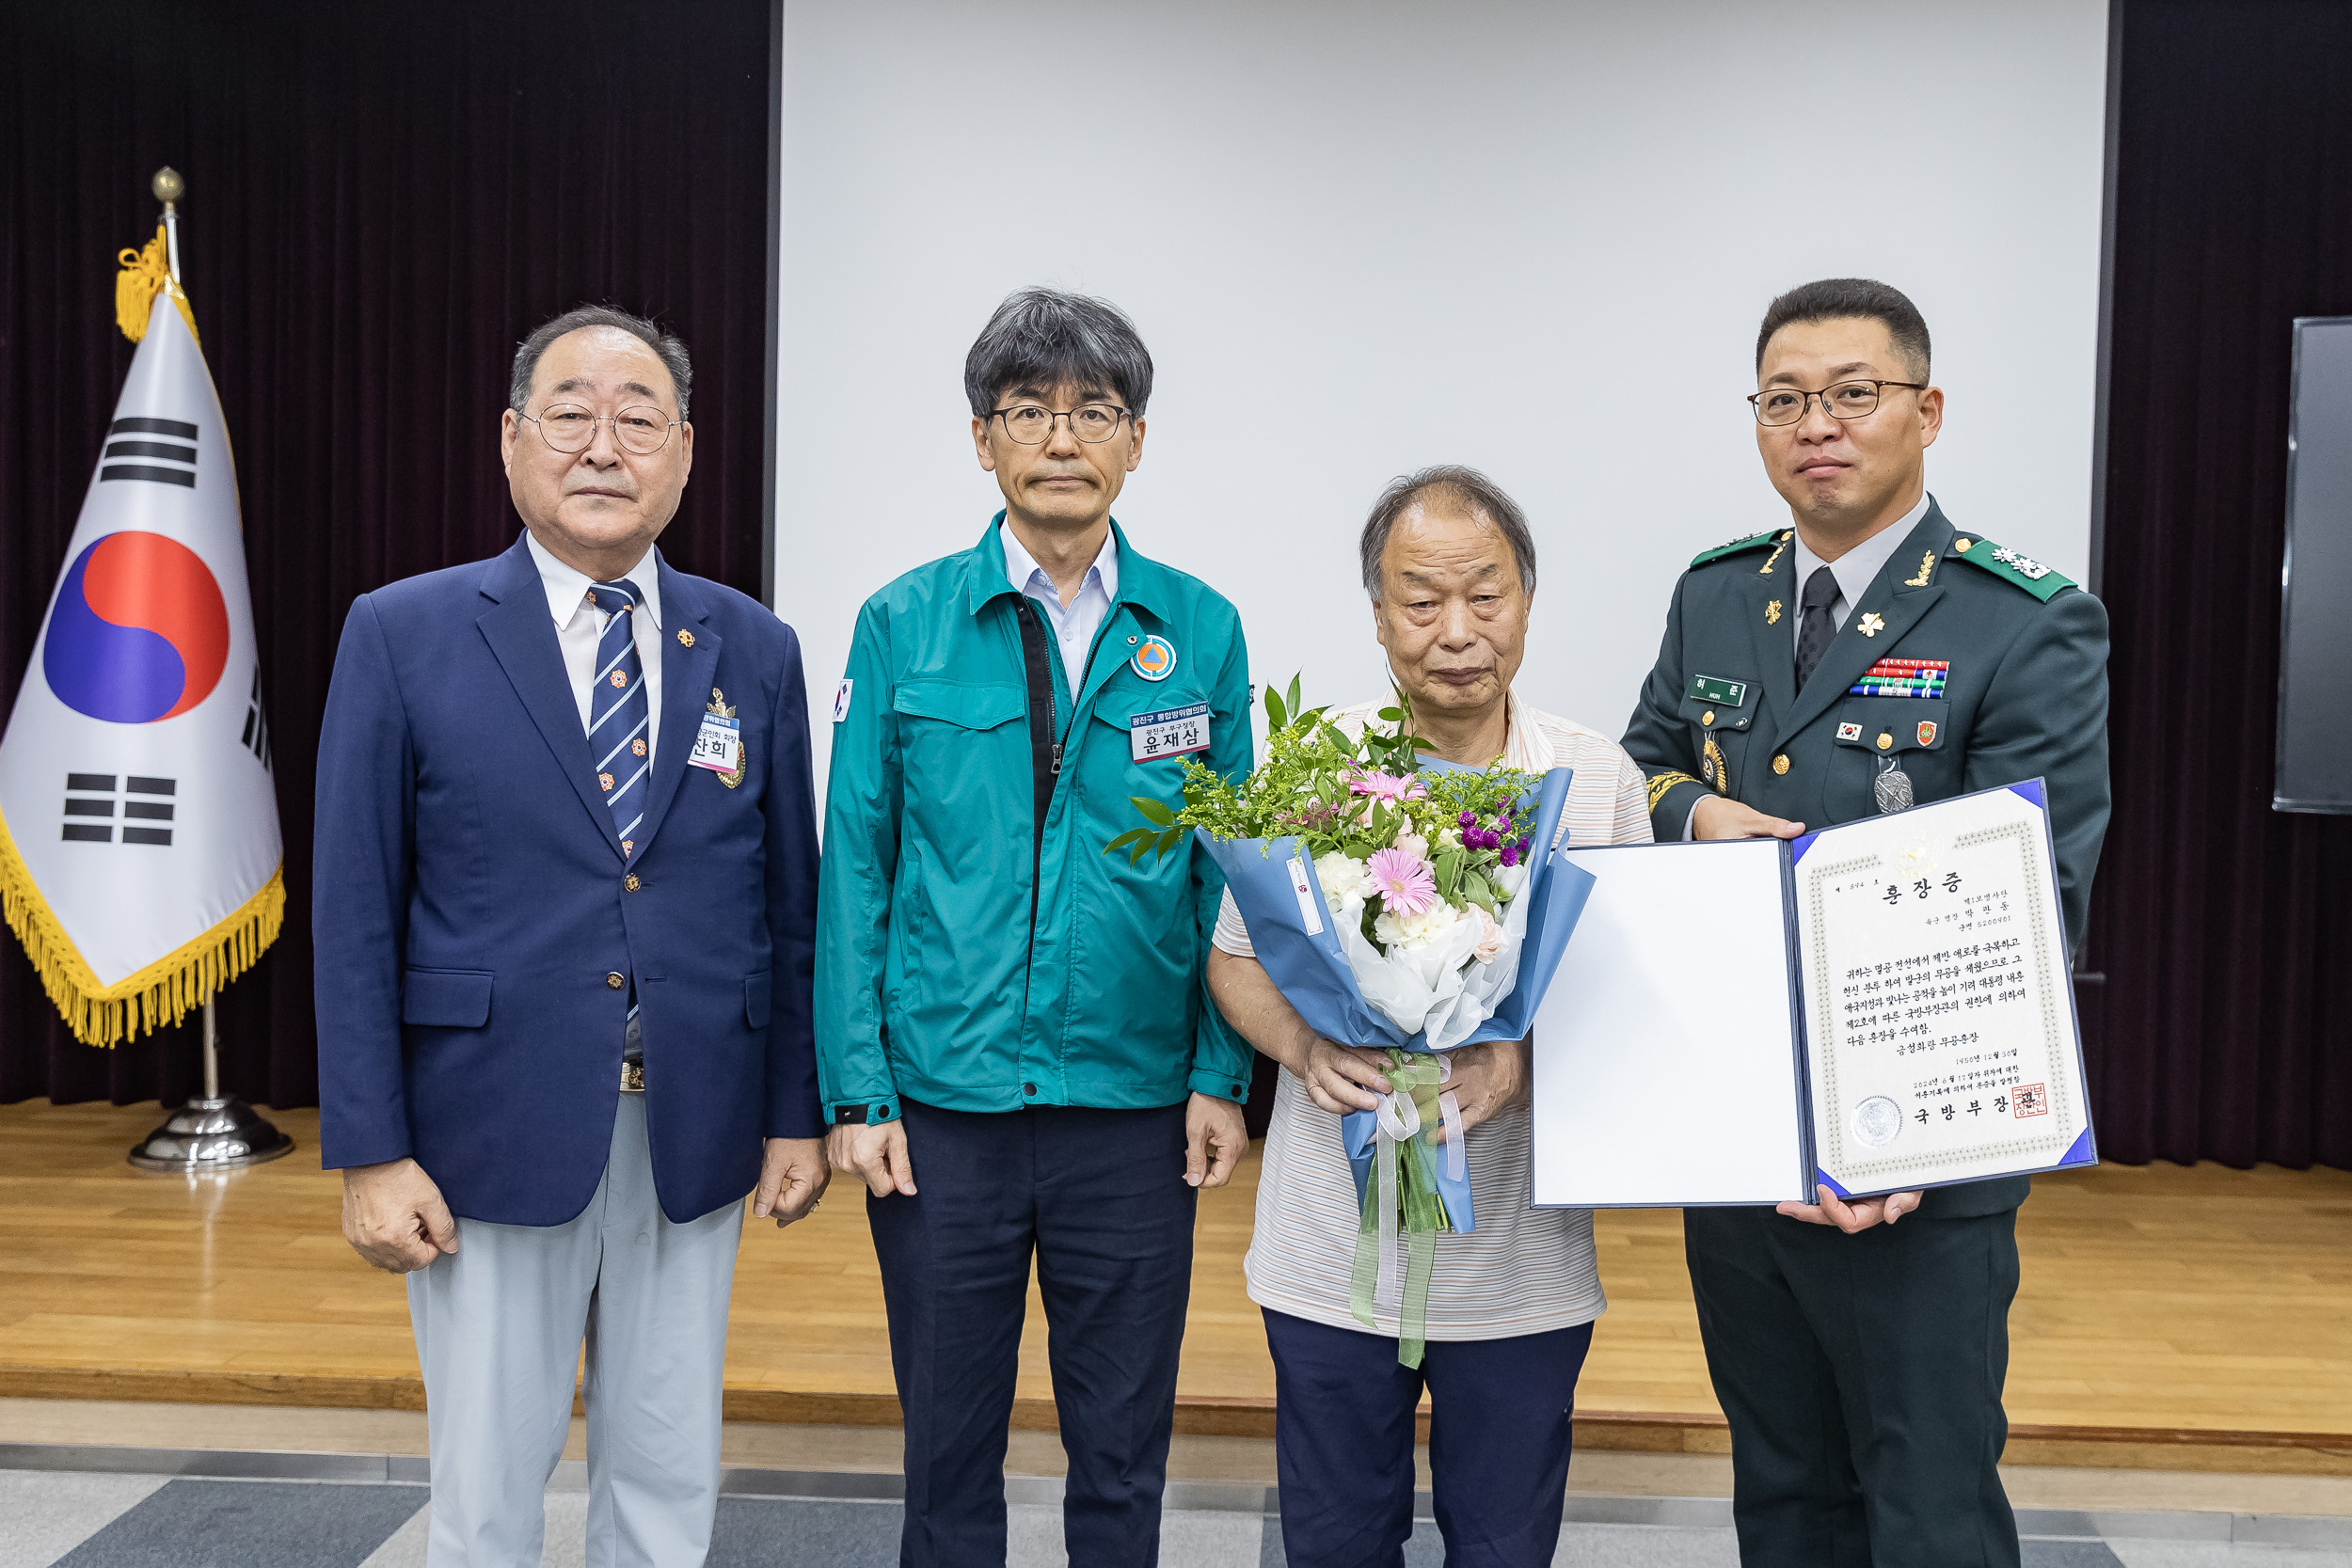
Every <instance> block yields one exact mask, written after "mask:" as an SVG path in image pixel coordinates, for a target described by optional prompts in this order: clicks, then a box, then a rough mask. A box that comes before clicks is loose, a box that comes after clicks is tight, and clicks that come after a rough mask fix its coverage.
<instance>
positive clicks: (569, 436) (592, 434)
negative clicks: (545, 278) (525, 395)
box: [515, 403, 686, 457]
mask: <svg viewBox="0 0 2352 1568" xmlns="http://www.w3.org/2000/svg"><path fill="white" fill-rule="evenodd" d="M515 417H516V419H518V420H531V422H532V424H535V425H537V426H538V427H539V439H541V440H543V441H545V442H546V443H547V444H548V446H550V447H553V448H554V449H555V450H556V451H587V450H588V446H589V443H590V442H592V441H594V440H595V439H596V427H597V426H598V425H601V424H609V425H611V426H612V439H613V440H614V441H616V442H618V443H619V444H620V447H621V450H622V451H633V452H635V453H636V454H637V455H638V456H640V457H648V456H651V455H652V454H653V453H655V452H657V451H660V450H661V449H662V448H663V447H665V446H667V445H669V441H670V427H671V426H673V425H679V424H684V423H685V422H686V421H685V420H674V419H671V418H670V417H669V416H668V415H666V414H664V413H662V411H661V410H660V409H659V408H647V407H645V406H644V404H639V405H638V406H636V407H633V408H624V409H622V410H621V411H620V412H619V413H617V414H598V413H597V412H596V410H595V409H593V408H582V407H581V406H580V404H576V403H551V404H548V406H547V407H545V408H542V409H540V410H539V417H538V418H537V419H532V417H531V416H530V415H529V414H525V413H522V412H520V411H519V410H518V411H517V412H516V415H515Z"/></svg>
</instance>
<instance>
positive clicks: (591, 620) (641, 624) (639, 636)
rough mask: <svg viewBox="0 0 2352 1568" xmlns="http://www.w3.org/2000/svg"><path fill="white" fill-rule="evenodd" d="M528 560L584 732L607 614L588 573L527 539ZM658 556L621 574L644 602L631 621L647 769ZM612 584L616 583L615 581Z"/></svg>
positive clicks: (652, 728)
mask: <svg viewBox="0 0 2352 1568" xmlns="http://www.w3.org/2000/svg"><path fill="white" fill-rule="evenodd" d="M524 537H525V538H526V539H528V540H529V541H530V544H531V559H532V561H533V562H536V563H537V565H538V568H539V586H540V587H542V588H544V589H546V590H547V594H548V614H549V615H551V616H553V617H554V618H555V642H556V646H557V647H559V648H561V649H562V650H563V653H564V677H565V678H566V679H568V680H569V681H570V682H571V683H572V696H573V698H574V699H575V700H576V701H577V702H578V703H579V704H580V733H581V734H582V735H585V734H587V733H588V705H589V701H590V699H591V697H592V695H593V693H592V692H591V691H590V689H589V688H590V686H591V685H592V684H593V683H594V682H595V680H596V644H597V643H598V642H600V641H603V640H604V624H605V621H606V620H607V618H608V617H607V616H606V615H605V613H604V611H603V610H598V609H597V608H596V605H595V603H594V602H593V601H591V600H590V599H589V597H588V586H589V584H590V583H591V582H592V581H594V580H595V579H593V578H590V577H589V576H588V574H587V573H585V572H582V571H580V569H579V568H577V567H573V566H566V565H564V563H563V562H560V561H558V560H556V559H555V557H554V556H552V555H550V554H548V548H547V546H544V545H542V544H540V543H539V541H538V540H537V539H536V538H535V537H533V536H532V535H530V534H525V535H524ZM659 562H660V555H659V554H658V553H657V552H656V551H655V550H654V548H653V546H650V545H649V546H646V547H645V553H644V555H643V556H641V557H640V558H639V559H638V562H637V564H636V565H634V566H631V567H630V568H629V569H628V571H626V572H623V573H622V574H621V576H622V577H623V578H628V580H629V581H631V582H633V583H635V584H636V585H637V592H638V593H640V594H644V599H645V602H644V603H643V604H641V605H639V606H638V607H637V609H636V610H635V612H634V619H633V620H632V621H631V623H630V630H631V631H632V632H634V633H635V635H636V641H637V662H638V663H640V664H642V665H644V667H645V715H646V718H647V720H648V721H649V722H648V723H647V724H646V725H645V766H646V767H647V768H651V767H652V766H653V751H654V747H655V746H656V745H657V744H659V743H660V734H661V571H660V564H659ZM614 580H618V579H617V578H616V579H614Z"/></svg>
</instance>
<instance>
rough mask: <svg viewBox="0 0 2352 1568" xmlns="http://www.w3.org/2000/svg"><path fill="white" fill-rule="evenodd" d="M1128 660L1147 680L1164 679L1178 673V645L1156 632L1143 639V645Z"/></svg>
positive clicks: (1137, 672)
mask: <svg viewBox="0 0 2352 1568" xmlns="http://www.w3.org/2000/svg"><path fill="white" fill-rule="evenodd" d="M1127 662H1128V663H1129V664H1132V665H1134V666H1135V671H1136V674H1138V675H1141V676H1142V677H1143V678H1144V679H1145V680H1148V681H1164V680H1166V679H1168V676H1170V675H1172V674H1174V673H1176V645H1175V644H1174V643H1173V642H1170V641H1168V639H1167V638H1165V637H1162V636H1160V635H1159V634H1158V633H1156V632H1154V633H1153V634H1152V635H1151V636H1149V637H1146V638H1145V639H1144V640H1143V645H1142V646H1141V647H1138V648H1137V649H1136V653H1135V657H1133V658H1131V659H1129V660H1128V661H1127Z"/></svg>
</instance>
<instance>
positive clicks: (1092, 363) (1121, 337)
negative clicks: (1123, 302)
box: [963, 289, 1152, 420]
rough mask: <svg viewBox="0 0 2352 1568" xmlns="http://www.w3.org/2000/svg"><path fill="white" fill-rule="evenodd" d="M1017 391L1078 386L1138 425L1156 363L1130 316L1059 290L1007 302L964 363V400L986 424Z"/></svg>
mask: <svg viewBox="0 0 2352 1568" xmlns="http://www.w3.org/2000/svg"><path fill="white" fill-rule="evenodd" d="M1014 387H1035V388H1039V389H1041V390H1042V389H1044V388H1052V387H1075V388H1079V389H1080V390H1082V391H1085V390H1090V389H1095V388H1099V389H1101V390H1103V391H1105V392H1109V393H1112V394H1113V395H1114V396H1116V397H1117V398H1118V399H1119V401H1120V404H1122V405H1123V406H1124V407H1125V408H1126V410H1127V412H1128V413H1130V414H1132V415H1134V416H1135V417H1136V419H1141V418H1143V405H1144V404H1147V403H1150V402H1151V401H1152V356H1151V354H1150V352H1149V351H1148V350H1146V349H1145V348H1144V346H1143V339H1142V337H1141V336H1140V335H1139V334H1137V333H1136V324H1135V323H1134V322H1131V321H1129V320H1128V319H1127V312H1126V311H1124V310H1121V309H1120V308H1119V307H1118V306H1116V305H1113V304H1112V303H1111V302H1110V301H1109V300H1107V299H1095V298H1092V297H1090V296H1089V295H1087V294H1073V293H1063V292H1062V291H1060V290H1059V289H1021V290H1018V291H1016V292H1014V293H1009V294H1007V295H1006V296H1005V302H1004V303H1003V304H1002V305H999V306H998V307H996V313H995V314H994V315H992V316H990V317H989V318H988V325H986V326H984V327H982V328H981V329H980V335H979V338H978V339H977V341H974V343H973V344H972V352H971V353H970V354H968V355H966V356H964V360H963V395H964V397H965V398H966V399H968V400H969V401H970V402H971V404H972V417H973V418H974V419H976V420H985V419H987V418H988V417H989V415H991V414H993V413H994V412H995V410H996V400H997V399H998V398H999V397H1001V396H1003V395H1004V393H1005V392H1006V391H1007V390H1008V389H1009V388H1014Z"/></svg>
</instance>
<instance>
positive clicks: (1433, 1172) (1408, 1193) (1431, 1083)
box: [1347, 1049, 1452, 1367]
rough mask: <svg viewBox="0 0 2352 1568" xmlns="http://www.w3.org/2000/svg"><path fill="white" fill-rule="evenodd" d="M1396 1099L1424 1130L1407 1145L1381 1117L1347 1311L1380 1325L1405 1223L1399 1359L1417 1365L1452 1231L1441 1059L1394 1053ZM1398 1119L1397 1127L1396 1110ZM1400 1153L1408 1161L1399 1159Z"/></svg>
mask: <svg viewBox="0 0 2352 1568" xmlns="http://www.w3.org/2000/svg"><path fill="white" fill-rule="evenodd" d="M1382 1070H1383V1071H1384V1073H1385V1074H1386V1076H1387V1078H1388V1080H1389V1082H1390V1084H1391V1085H1394V1087H1395V1090H1396V1094H1397V1095H1401V1096H1403V1097H1405V1098H1406V1099H1407V1100H1409V1101H1411V1103H1412V1107H1413V1110H1414V1111H1415V1112H1416V1113H1417V1114H1418V1116H1419V1117H1420V1131H1418V1132H1410V1133H1408V1134H1407V1136H1406V1137H1405V1138H1404V1139H1402V1140H1399V1139H1398V1138H1396V1137H1395V1136H1394V1135H1393V1134H1391V1132H1390V1130H1389V1120H1390V1117H1387V1116H1384V1117H1382V1118H1381V1125H1380V1131H1379V1133H1378V1135H1377V1137H1376V1139H1375V1143H1374V1146H1373V1172H1372V1176H1371V1178H1370V1179H1369V1180H1366V1181H1365V1182H1364V1204H1363V1210H1362V1212H1361V1213H1360V1214H1359V1215H1358V1217H1357V1224H1356V1263H1355V1268H1354V1271H1353V1272H1352V1274H1351V1275H1350V1276H1349V1279H1348V1291H1347V1306H1348V1311H1349V1312H1350V1313H1351V1314H1353V1315H1354V1317H1355V1319H1356V1321H1357V1322H1358V1323H1362V1324H1363V1325H1364V1326H1365V1327H1366V1328H1375V1329H1376V1328H1377V1327H1379V1322H1378V1320H1377V1319H1376V1318H1375V1315H1374V1312H1373V1305H1374V1298H1375V1295H1376V1294H1377V1293H1378V1290H1379V1281H1380V1265H1381V1260H1382V1259H1384V1258H1386V1257H1388V1256H1389V1255H1390V1248H1391V1247H1392V1246H1393V1245H1394V1244H1395V1238H1396V1236H1397V1234H1398V1231H1399V1226H1398V1221H1399V1220H1400V1219H1401V1220H1402V1222H1403V1225H1402V1231H1403V1235H1404V1237H1405V1286H1404V1291H1403V1295H1402V1300H1401V1301H1400V1303H1399V1306H1398V1308H1397V1338H1396V1359H1397V1362H1398V1364H1399V1365H1401V1366H1406V1367H1418V1366H1420V1365H1421V1362H1422V1352H1423V1350H1424V1349H1425V1348H1426V1341H1427V1338H1428V1328H1429V1275H1430V1273H1431V1269H1432V1266H1433V1265H1434V1264H1435V1262H1436V1260H1437V1253H1438V1233H1439V1232H1441V1231H1446V1230H1450V1229H1451V1228H1452V1227H1451V1226H1450V1225H1449V1224H1448V1223H1447V1220H1446V1213H1445V1200H1444V1199H1443V1198H1442V1197H1441V1196H1438V1167H1437V1162H1438V1155H1437V1153H1436V1151H1435V1150H1433V1149H1432V1148H1430V1147H1429V1135H1430V1134H1431V1133H1432V1132H1436V1131H1437V1129H1438V1127H1439V1126H1441V1125H1442V1121H1441V1119H1440V1117H1439V1114H1438V1093H1439V1092H1440V1091H1439V1089H1438V1074H1439V1072H1440V1070H1441V1069H1440V1068H1439V1065H1438V1060H1437V1058H1435V1057H1434V1056H1429V1055H1425V1054H1418V1053H1406V1052H1404V1051H1398V1050H1394V1049H1391V1051H1390V1052H1389V1062H1388V1066H1387V1067H1386V1068H1385V1069H1382ZM1389 1109H1390V1112H1391V1116H1394V1117H1395V1119H1396V1120H1398V1121H1400V1122H1401V1121H1403V1120H1404V1119H1405V1118H1404V1117H1402V1115H1400V1114H1397V1113H1396V1111H1395V1107H1394V1104H1393V1098H1392V1100H1391V1106H1390V1107H1389ZM1400 1154H1401V1155H1402V1158H1400V1157H1399V1156H1400Z"/></svg>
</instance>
